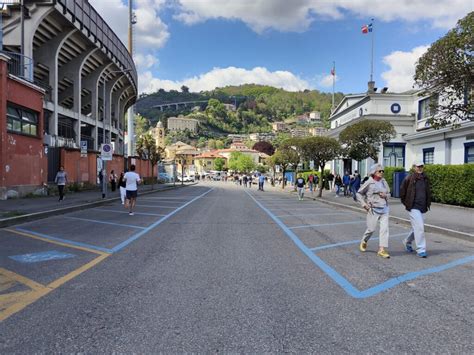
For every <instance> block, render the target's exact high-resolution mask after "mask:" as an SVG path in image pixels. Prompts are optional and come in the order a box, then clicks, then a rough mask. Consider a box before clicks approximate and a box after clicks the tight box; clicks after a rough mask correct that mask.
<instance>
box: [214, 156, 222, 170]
mask: <svg viewBox="0 0 474 355" xmlns="http://www.w3.org/2000/svg"><path fill="white" fill-rule="evenodd" d="M224 166H225V159H224V158H216V159H214V170H217V171H222V170H223V169H224Z"/></svg>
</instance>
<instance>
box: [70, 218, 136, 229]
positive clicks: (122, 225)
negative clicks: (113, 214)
mask: <svg viewBox="0 0 474 355" xmlns="http://www.w3.org/2000/svg"><path fill="white" fill-rule="evenodd" d="M64 218H69V219H77V220H79V221H85V222H93V223H99V224H109V225H111V226H118V227H128V228H136V229H145V227H140V226H136V225H134V224H124V223H115V222H107V221H100V220H97V219H90V218H79V217H73V216H64Z"/></svg>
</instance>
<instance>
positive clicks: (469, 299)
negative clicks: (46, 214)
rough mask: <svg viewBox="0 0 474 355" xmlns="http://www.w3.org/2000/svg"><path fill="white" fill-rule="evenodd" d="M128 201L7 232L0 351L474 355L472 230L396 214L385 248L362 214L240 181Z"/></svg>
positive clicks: (0, 239)
mask: <svg viewBox="0 0 474 355" xmlns="http://www.w3.org/2000/svg"><path fill="white" fill-rule="evenodd" d="M123 212H124V210H123V208H122V206H121V205H119V204H116V203H113V204H111V205H109V206H102V207H98V208H95V209H90V210H84V211H80V212H74V213H71V214H68V215H64V216H58V217H53V218H48V219H45V220H41V221H36V222H31V223H27V224H24V225H21V226H16V227H14V228H13V227H12V228H10V229H5V230H0V234H1V236H0V320H1V321H0V353H2V354H10V353H23V354H29V353H48V354H50V353H78V352H81V353H112V352H117V353H157V352H165V353H177V352H179V353H182V352H200V353H204V352H205V353H217V352H234V353H235V352H239V353H264V352H265V353H283V352H285V353H286V352H293V353H352V354H354V353H364V354H366V353H462V354H468V353H474V336H473V334H474V332H473V329H474V277H473V271H474V244H473V243H470V242H467V241H462V240H458V239H452V238H448V237H443V236H441V235H435V234H429V235H428V252H429V254H430V255H429V257H428V258H427V259H420V258H417V257H416V256H415V255H413V254H407V253H405V252H404V251H403V248H402V244H401V239H402V235H403V234H405V233H406V232H407V229H406V227H405V226H401V225H396V224H391V225H390V234H391V240H390V243H391V244H390V248H389V250H390V252H391V255H392V258H390V259H389V260H384V259H381V258H379V257H377V256H376V249H377V241H376V240H373V241H370V242H369V248H368V251H367V252H366V253H361V252H359V251H358V239H359V238H360V235H361V234H362V232H363V231H364V227H365V224H364V220H365V218H364V215H363V214H359V213H357V212H349V211H345V210H341V209H338V208H335V207H332V206H328V205H325V204H323V203H320V202H314V201H309V200H305V201H301V202H300V201H298V200H297V198H296V196H294V195H290V194H288V193H279V192H270V191H266V192H259V191H256V190H255V189H250V190H249V189H244V188H242V187H240V186H235V185H233V184H231V183H230V182H229V183H221V182H216V183H208V184H203V183H201V184H199V185H197V186H193V187H187V188H185V189H180V190H175V191H165V192H160V193H158V194H156V195H152V196H143V197H141V198H140V197H139V201H138V208H137V212H138V213H136V214H135V215H134V216H129V215H128V214H126V213H123ZM374 237H375V236H374ZM25 255H27V256H28V257H26V259H25ZM68 255H69V256H68ZM12 257H16V259H15V258H12ZM22 257H23V261H19V260H22V259H21V258H22ZM2 297H3V298H2Z"/></svg>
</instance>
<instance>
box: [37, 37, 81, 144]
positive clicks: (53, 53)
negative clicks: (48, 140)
mask: <svg viewBox="0 0 474 355" xmlns="http://www.w3.org/2000/svg"><path fill="white" fill-rule="evenodd" d="M76 31H77V30H76V29H66V30H65V31H64V32H61V33H60V34H59V35H57V36H56V37H54V38H53V39H51V40H50V41H49V42H47V43H45V44H44V45H43V46H41V48H39V49H38V50H37V52H36V55H35V60H36V62H37V63H43V64H45V65H46V66H47V67H48V68H49V85H50V86H51V87H52V88H53V90H52V93H51V99H52V101H53V105H54V111H53V112H52V114H51V118H50V120H49V131H50V133H51V134H52V135H54V136H57V135H58V106H59V103H58V86H59V85H58V81H59V80H58V77H59V69H58V57H59V52H60V50H61V47H62V46H63V44H64V42H66V40H67V39H68V38H69V37H70V36H72V35H73V34H74V33H75V32H76Z"/></svg>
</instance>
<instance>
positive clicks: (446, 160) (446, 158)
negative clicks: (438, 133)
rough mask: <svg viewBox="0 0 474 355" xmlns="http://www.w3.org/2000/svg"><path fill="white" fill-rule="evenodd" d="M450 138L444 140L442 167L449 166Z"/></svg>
mask: <svg viewBox="0 0 474 355" xmlns="http://www.w3.org/2000/svg"><path fill="white" fill-rule="evenodd" d="M451 143H452V141H451V138H444V165H451Z"/></svg>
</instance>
